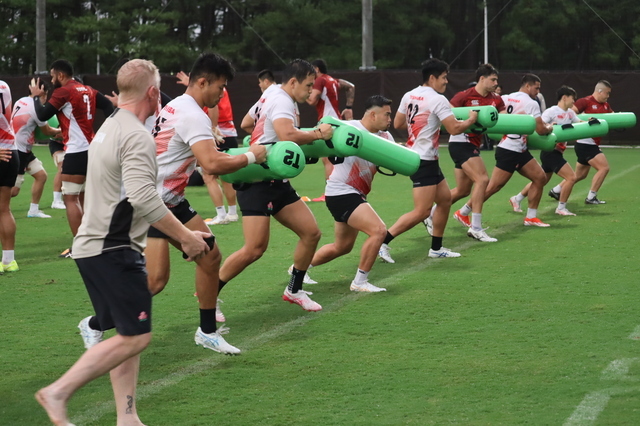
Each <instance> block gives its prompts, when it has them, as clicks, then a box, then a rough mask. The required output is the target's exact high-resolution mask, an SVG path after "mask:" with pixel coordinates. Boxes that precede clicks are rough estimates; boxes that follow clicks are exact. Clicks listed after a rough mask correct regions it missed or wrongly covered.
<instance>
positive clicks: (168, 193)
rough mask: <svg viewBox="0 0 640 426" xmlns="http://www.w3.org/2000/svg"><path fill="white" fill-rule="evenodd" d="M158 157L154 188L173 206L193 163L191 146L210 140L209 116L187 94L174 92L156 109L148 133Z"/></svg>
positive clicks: (192, 168) (180, 193) (187, 178)
mask: <svg viewBox="0 0 640 426" xmlns="http://www.w3.org/2000/svg"><path fill="white" fill-rule="evenodd" d="M151 134H152V135H153V137H154V138H155V142H156V155H157V157H158V192H159V193H160V196H161V197H162V201H164V203H165V204H166V205H167V206H168V207H173V206H176V205H178V204H179V203H180V202H181V201H182V200H184V189H185V188H186V186H187V183H188V182H189V177H190V176H191V173H193V171H194V169H195V167H196V157H195V156H194V155H193V152H192V151H191V146H192V145H193V144H195V143H197V142H200V141H202V140H207V139H208V140H213V133H212V132H211V120H210V119H209V116H207V114H206V113H205V112H204V111H203V110H202V108H200V106H199V105H198V103H197V102H196V101H195V99H193V98H192V97H191V96H189V95H187V94H184V95H181V96H178V97H177V98H175V99H174V100H172V101H171V102H169V103H168V104H167V105H165V107H164V108H162V111H160V115H159V116H158V119H157V120H156V126H155V127H154V129H153V131H152V133H151Z"/></svg>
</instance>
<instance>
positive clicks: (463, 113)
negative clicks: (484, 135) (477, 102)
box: [451, 105, 500, 133]
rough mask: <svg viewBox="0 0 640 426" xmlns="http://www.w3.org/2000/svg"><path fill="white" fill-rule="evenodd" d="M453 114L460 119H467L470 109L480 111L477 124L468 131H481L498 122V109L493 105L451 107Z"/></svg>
mask: <svg viewBox="0 0 640 426" xmlns="http://www.w3.org/2000/svg"><path fill="white" fill-rule="evenodd" d="M451 111H452V112H453V115H454V116H455V117H456V119H458V120H466V119H468V118H469V112H470V111H477V112H478V119H477V120H476V122H475V124H474V125H473V126H471V128H470V129H469V130H468V131H467V133H481V132H482V131H485V130H486V129H489V128H492V127H493V126H495V125H496V123H498V116H499V115H500V114H498V110H497V109H496V107H494V106H491V105H483V106H477V107H456V108H451Z"/></svg>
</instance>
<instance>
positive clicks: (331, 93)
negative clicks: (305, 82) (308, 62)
mask: <svg viewBox="0 0 640 426" xmlns="http://www.w3.org/2000/svg"><path fill="white" fill-rule="evenodd" d="M313 88H314V89H317V90H319V91H320V99H318V103H317V104H316V111H318V120H320V119H321V118H322V117H324V116H325V115H328V116H331V117H335V118H338V119H339V118H340V112H339V111H338V109H339V106H338V91H339V90H340V83H339V82H338V80H336V79H335V78H333V77H331V76H330V75H328V74H322V75H321V76H320V77H316V80H315V81H314V83H313Z"/></svg>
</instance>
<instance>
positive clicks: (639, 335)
mask: <svg viewBox="0 0 640 426" xmlns="http://www.w3.org/2000/svg"><path fill="white" fill-rule="evenodd" d="M629 339H632V340H640V325H639V326H637V327H636V328H635V329H634V330H633V332H632V333H631V334H630V335H629Z"/></svg>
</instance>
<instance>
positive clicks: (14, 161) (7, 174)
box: [0, 150, 20, 188]
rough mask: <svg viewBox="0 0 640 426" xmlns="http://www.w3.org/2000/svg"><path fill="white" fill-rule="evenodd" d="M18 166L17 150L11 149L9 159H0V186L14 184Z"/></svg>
mask: <svg viewBox="0 0 640 426" xmlns="http://www.w3.org/2000/svg"><path fill="white" fill-rule="evenodd" d="M19 168H20V159H19V158H18V151H16V150H12V151H11V159H10V160H9V161H0V186H8V187H9V188H13V187H14V186H16V178H17V177H18V169H19Z"/></svg>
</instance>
